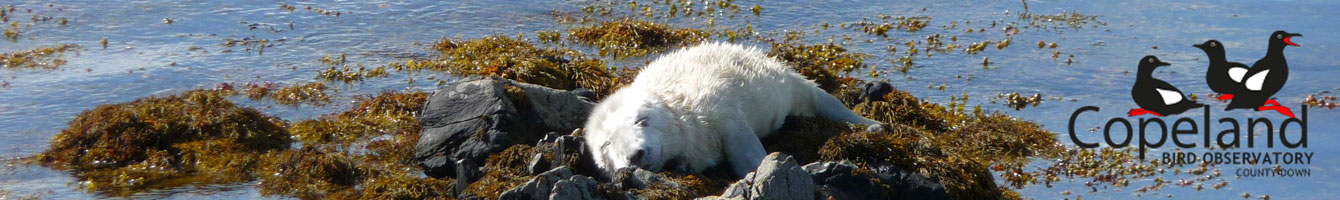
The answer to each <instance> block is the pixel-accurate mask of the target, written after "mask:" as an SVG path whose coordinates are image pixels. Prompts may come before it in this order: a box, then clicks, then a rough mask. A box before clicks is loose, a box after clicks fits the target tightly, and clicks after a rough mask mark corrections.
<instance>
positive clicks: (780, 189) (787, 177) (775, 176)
mask: <svg viewBox="0 0 1340 200" xmlns="http://www.w3.org/2000/svg"><path fill="white" fill-rule="evenodd" d="M814 192H815V185H814V179H812V178H811V177H810V173H809V172H807V171H805V170H804V169H802V168H801V167H800V165H799V164H796V161H795V159H792V158H791V156H789V155H786V154H784V153H772V154H768V156H767V157H764V158H763V162H762V163H761V164H759V166H758V169H755V170H754V172H750V173H749V174H747V175H745V177H744V178H742V179H740V181H737V182H735V183H734V184H731V186H730V187H728V188H726V191H725V192H722V194H721V196H719V197H712V198H743V199H813V198H815V195H814Z"/></svg>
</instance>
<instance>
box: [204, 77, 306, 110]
mask: <svg viewBox="0 0 1340 200" xmlns="http://www.w3.org/2000/svg"><path fill="white" fill-rule="evenodd" d="M222 87H223V88H222V89H226V90H230V91H231V90H232V89H233V88H232V84H228V83H224V84H222ZM243 92H246V95H247V98H249V99H251V100H256V101H260V100H263V99H267V98H268V99H271V100H274V101H275V103H277V104H283V105H298V104H303V103H306V104H311V105H317V106H320V105H325V104H326V103H330V96H329V95H326V84H324V83H320V82H311V83H303V84H294V85H290V86H288V87H280V84H278V83H272V82H266V83H247V84H245V85H243Z"/></svg>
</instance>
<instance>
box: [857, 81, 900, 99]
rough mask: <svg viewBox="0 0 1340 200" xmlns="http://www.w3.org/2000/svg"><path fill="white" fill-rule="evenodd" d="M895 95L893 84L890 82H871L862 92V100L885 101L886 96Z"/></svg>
mask: <svg viewBox="0 0 1340 200" xmlns="http://www.w3.org/2000/svg"><path fill="white" fill-rule="evenodd" d="M889 93H893V84H889V82H883V81H880V82H871V83H866V84H865V87H864V88H863V89H862V90H861V99H865V101H883V100H884V96H885V95H889Z"/></svg>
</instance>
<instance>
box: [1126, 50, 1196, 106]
mask: <svg viewBox="0 0 1340 200" xmlns="http://www.w3.org/2000/svg"><path fill="white" fill-rule="evenodd" d="M1168 65H1172V64H1168V63H1166V62H1163V61H1159V58H1158V57H1154V56H1153V55H1149V56H1145V57H1144V58H1141V59H1140V65H1139V71H1138V72H1137V73H1136V77H1135V86H1132V87H1131V98H1132V99H1134V100H1135V104H1136V105H1139V106H1140V108H1135V109H1131V111H1129V112H1127V113H1126V114H1129V115H1130V116H1131V117H1134V116H1138V115H1144V114H1152V115H1154V116H1159V117H1163V116H1167V115H1175V114H1181V113H1182V112H1186V111H1187V110H1190V109H1192V108H1199V107H1201V106H1205V104H1200V103H1197V102H1196V101H1194V100H1190V99H1187V98H1186V96H1184V95H1183V94H1182V91H1181V90H1178V89H1177V87H1173V86H1172V84H1168V82H1164V81H1163V80H1159V79H1155V78H1154V69H1155V68H1158V67H1162V66H1168Z"/></svg>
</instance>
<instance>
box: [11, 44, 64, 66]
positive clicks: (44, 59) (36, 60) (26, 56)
mask: <svg viewBox="0 0 1340 200" xmlns="http://www.w3.org/2000/svg"><path fill="white" fill-rule="evenodd" d="M77 49H79V45H74V44H63V45H57V46H52V47H42V48H37V49H32V50H27V51H20V52H13V53H2V54H0V67H4V68H27V69H56V68H58V67H60V66H61V65H65V62H66V61H65V60H64V59H61V57H62V56H63V55H65V52H66V51H71V50H77Z"/></svg>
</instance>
